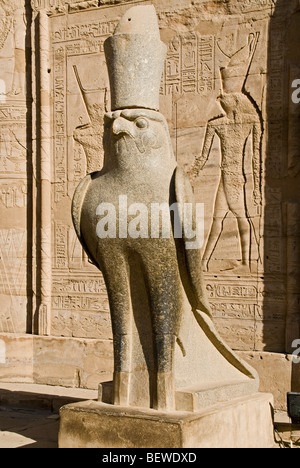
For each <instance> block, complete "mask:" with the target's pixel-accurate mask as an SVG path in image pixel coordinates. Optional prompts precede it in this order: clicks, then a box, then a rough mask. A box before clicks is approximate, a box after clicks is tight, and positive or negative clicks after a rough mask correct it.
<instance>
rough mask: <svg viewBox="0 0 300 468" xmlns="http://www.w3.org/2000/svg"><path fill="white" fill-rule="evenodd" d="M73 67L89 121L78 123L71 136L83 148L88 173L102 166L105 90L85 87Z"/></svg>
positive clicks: (75, 68)
mask: <svg viewBox="0 0 300 468" xmlns="http://www.w3.org/2000/svg"><path fill="white" fill-rule="evenodd" d="M73 69H74V73H75V76H76V79H77V83H78V86H79V88H80V92H81V94H82V97H83V101H84V103H85V106H86V109H87V112H88V115H89V118H90V123H88V124H84V125H79V126H78V127H77V128H76V129H75V131H74V133H73V138H74V140H75V141H77V142H78V143H80V144H81V145H82V147H83V149H84V152H85V155H86V163H87V167H86V172H87V174H90V173H91V172H94V171H96V170H99V169H101V168H102V166H103V154H101V151H100V148H102V137H103V122H104V120H103V116H104V113H105V111H106V110H107V109H106V97H107V90H106V89H103V90H101V89H100V90H99V89H85V88H84V87H83V85H82V83H81V79H80V77H79V73H78V70H77V67H76V66H74V67H73Z"/></svg>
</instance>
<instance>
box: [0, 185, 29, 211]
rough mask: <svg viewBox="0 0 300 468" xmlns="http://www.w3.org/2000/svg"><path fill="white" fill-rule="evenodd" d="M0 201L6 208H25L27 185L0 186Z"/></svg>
mask: <svg viewBox="0 0 300 468" xmlns="http://www.w3.org/2000/svg"><path fill="white" fill-rule="evenodd" d="M0 200H1V202H2V203H3V205H4V206H5V207H6V208H16V207H18V208H23V207H25V206H26V205H27V185H26V184H25V183H24V182H21V183H9V184H8V183H6V184H0Z"/></svg>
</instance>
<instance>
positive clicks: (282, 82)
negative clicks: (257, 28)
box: [263, 0, 300, 391]
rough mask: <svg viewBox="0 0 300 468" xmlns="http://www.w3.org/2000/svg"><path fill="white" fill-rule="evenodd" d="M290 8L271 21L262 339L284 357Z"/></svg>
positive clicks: (298, 105) (295, 43) (299, 175)
mask: <svg viewBox="0 0 300 468" xmlns="http://www.w3.org/2000/svg"><path fill="white" fill-rule="evenodd" d="M288 3H289V5H288V6H287V2H286V0H277V2H276V7H275V9H274V14H273V17H272V18H271V21H270V29H269V45H268V82H267V100H266V115H265V118H266V121H267V122H268V128H267V129H266V134H267V141H266V155H267V156H266V164H265V180H266V184H265V218H264V244H265V245H264V252H265V258H264V264H265V273H264V276H265V292H264V307H263V310H264V324H263V326H264V328H263V334H264V343H265V344H266V346H265V351H273V352H280V353H292V352H293V351H295V349H296V347H295V346H293V344H294V340H297V339H298V340H299V339H300V192H299V184H300V158H299V156H300V155H299V153H300V99H298V100H295V96H300V92H299V93H298V94H297V93H295V92H294V91H295V88H293V86H295V80H297V79H298V80H300V50H299V43H300V7H299V6H298V2H297V1H296V0H295V1H291V2H288ZM293 12H294V13H293ZM292 13H293V14H292ZM293 92H294V94H293ZM293 96H294V99H292V97H293ZM293 101H294V102H293ZM298 101H299V102H298ZM297 347H298V348H299V346H297ZM299 362H300V361H299ZM299 376H300V364H293V372H292V379H291V380H292V382H291V384H292V385H291V387H292V391H299V389H300V378H299Z"/></svg>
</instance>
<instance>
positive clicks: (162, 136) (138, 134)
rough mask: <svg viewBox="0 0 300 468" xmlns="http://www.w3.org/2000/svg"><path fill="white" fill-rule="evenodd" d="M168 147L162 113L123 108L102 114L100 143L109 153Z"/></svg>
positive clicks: (141, 152) (138, 152)
mask: <svg viewBox="0 0 300 468" xmlns="http://www.w3.org/2000/svg"><path fill="white" fill-rule="evenodd" d="M166 142H168V144H169V145H170V147H171V141H170V136H169V129H168V125H167V122H166V119H165V118H164V116H163V115H162V114H160V113H159V112H156V111H152V110H149V109H124V110H118V111H114V112H108V113H107V114H105V117H104V137H103V144H104V149H105V153H107V154H109V156H110V157H111V156H115V157H126V156H128V157H129V156H134V155H141V156H142V155H145V154H149V153H151V152H153V151H155V150H158V149H161V148H162V147H165V145H166Z"/></svg>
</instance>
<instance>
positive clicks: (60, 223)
mask: <svg viewBox="0 0 300 468" xmlns="http://www.w3.org/2000/svg"><path fill="white" fill-rule="evenodd" d="M127 3H128V2H126V1H118V0H116V1H114V0H108V1H106V0H105V1H104V0H103V1H101V2H100V3H97V2H94V1H75V0H51V1H50V0H32V2H31V5H32V9H33V10H32V13H31V11H30V5H29V2H27V10H26V15H25V16H26V23H27V24H26V26H25V27H24V25H25V23H24V16H23V17H22V15H21V14H20V10H22V9H24V4H25V2H23V1H22V0H20V1H17V0H14V1H6V0H3V2H2V3H1V8H0V57H1V58H0V65H1V66H0V134H1V143H0V182H1V187H0V257H1V258H0V301H1V313H0V331H1V332H9V333H25V332H31V331H32V330H34V332H35V333H44V332H46V333H50V334H51V335H52V336H53V335H54V336H58V337H59V336H61V335H63V336H65V337H66V338H67V337H70V338H72V337H74V336H75V337H78V338H79V339H82V340H85V338H94V339H96V340H98V339H108V338H111V337H112V332H111V323H110V317H109V310H108V303H107V294H106V289H105V286H104V282H103V278H102V276H101V274H99V273H98V272H97V270H96V269H95V268H94V267H93V266H92V265H90V264H89V263H88V261H87V257H86V256H85V254H84V253H83V251H82V249H81V246H80V244H79V243H78V242H77V239H76V235H75V232H74V230H73V227H72V221H71V218H70V216H69V212H70V206H71V198H72V196H73V193H74V190H75V187H76V186H77V184H78V182H79V181H80V180H81V178H82V177H83V176H84V175H85V174H86V173H87V172H90V171H93V170H95V169H97V168H98V167H100V166H101V165H102V158H103V155H101V154H100V155H99V154H97V150H98V148H99V146H100V144H101V140H102V135H103V128H102V127H103V121H102V119H103V114H104V111H105V110H106V109H107V110H109V81H108V76H107V73H106V64H105V58H104V48H103V43H104V40H105V39H106V38H107V37H108V36H109V35H111V34H112V33H113V31H114V29H115V26H116V25H117V23H118V21H119V19H120V18H121V16H122V15H123V14H124V13H125V11H126V10H127V9H128V8H129V7H130V6H131V5H130V4H127ZM152 3H153V5H154V6H155V7H156V9H157V11H158V16H159V26H160V32H161V37H162V40H163V42H164V43H165V44H166V45H167V47H168V54H167V61H166V66H165V70H164V76H163V80H162V86H161V96H160V108H161V111H162V113H163V114H164V115H166V116H167V121H168V125H169V129H170V133H171V137H172V144H173V148H174V152H175V154H176V157H177V159H178V161H179V163H180V164H181V165H183V166H184V167H185V168H186V170H187V171H189V170H190V169H191V168H192V167H193V165H194V164H195V161H196V160H197V159H199V158H201V156H202V155H203V149H204V140H205V135H206V134H207V127H211V125H208V123H209V122H210V120H211V119H212V118H214V117H217V118H218V117H220V116H221V115H223V116H224V117H225V118H227V119H228V122H229V121H230V122H231V123H232V125H234V126H236V128H238V127H237V126H238V121H237V120H238V118H239V117H238V116H237V120H234V119H233V118H232V116H231V117H230V115H229V116H228V115H226V113H225V112H223V111H224V109H223V108H222V107H221V104H220V101H219V100H218V96H219V94H220V90H221V89H223V86H224V83H225V88H226V89H227V91H232V90H233V89H234V90H235V91H236V89H237V88H236V87H237V85H238V82H239V83H241V82H242V79H243V78H244V89H243V90H242V91H241V90H239V91H238V93H240V94H239V96H238V98H239V99H238V101H239V103H240V104H239V109H241V108H242V114H243V118H245V112H244V107H243V105H242V107H241V102H242V101H243V102H247V104H248V105H249V103H248V101H247V100H245V97H246V98H247V99H249V101H251V102H252V104H253V105H254V108H255V109H256V111H254V110H253V107H251V105H250V107H249V112H250V113H249V121H253V117H255V119H254V120H256V116H257V115H258V116H259V119H260V121H261V123H262V128H263V136H262V147H261V150H260V155H261V165H260V167H261V184H262V190H261V197H262V205H261V207H260V206H259V205H258V206H255V204H254V201H255V200H254V197H253V188H254V185H253V184H254V179H253V178H254V173H256V177H257V172H259V169H258V168H257V167H256V169H255V170H254V171H253V170H252V168H251V159H252V154H253V151H252V147H253V145H252V136H251V137H250V138H249V140H248V144H247V145H246V148H245V158H244V162H245V168H244V172H245V174H246V175H247V184H246V187H245V191H244V192H243V193H244V194H245V193H246V196H244V201H246V207H247V213H248V217H247V219H248V221H249V223H248V224H250V225H251V241H250V246H251V249H250V250H251V261H250V266H251V269H250V268H249V269H247V267H245V266H244V267H242V268H240V263H241V261H242V255H241V254H242V250H241V245H240V239H241V236H240V234H239V230H238V225H237V220H236V218H235V216H234V214H233V213H232V212H230V211H229V213H228V215H227V217H226V218H225V220H224V222H223V224H222V227H223V230H222V233H221V235H220V238H219V240H218V243H217V245H216V248H215V250H214V252H213V255H212V256H211V259H210V262H209V263H208V270H209V271H208V272H205V273H204V274H205V278H206V282H207V284H208V287H209V290H208V293H209V301H210V304H211V307H212V310H213V315H214V321H215V323H216V325H217V328H218V330H219V332H220V334H221V336H222V337H223V338H224V339H225V340H226V342H228V343H229V345H230V346H231V347H232V348H233V349H238V350H245V351H246V352H247V351H248V350H253V351H254V350H256V351H262V352H263V351H268V352H276V353H277V352H279V353H283V354H281V356H284V353H285V352H291V350H292V348H291V344H292V343H291V342H292V340H294V339H295V338H298V337H299V314H298V310H299V307H298V306H299V268H298V264H297V262H298V260H297V259H299V255H298V248H297V239H296V238H297V237H298V234H297V233H298V232H299V229H298V228H297V226H299V225H300V223H299V210H298V207H297V204H298V202H299V157H298V146H299V140H298V138H299V134H300V133H299V118H298V117H299V109H300V107H299V106H300V104H299V103H297V102H293V101H292V99H291V95H292V93H295V94H294V96H295V97H297V96H299V94H297V88H296V87H292V85H293V84H294V82H295V80H297V79H299V76H298V67H299V65H298V64H299V60H300V56H299V54H300V49H299V47H298V44H299V31H300V28H299V5H298V1H297V0H290V1H288V2H287V1H286V0H276V1H273V0H272V1H271V0H270V1H269V0H249V1H248V0H247V1H240V0H229V1H220V0H205V1H201V2H200V1H195V2H193V4H191V2H190V0H159V1H158V0H153V2H152ZM137 4H139V3H138V2H137ZM141 4H142V3H141ZM99 5H100V6H99ZM24 11H25V9H24ZM41 11H46V12H47V13H48V14H49V16H47V21H48V31H49V34H48V33H47V34H46V35H45V34H44V37H43V38H42V39H43V43H44V46H43V47H45V41H46V42H47V38H48V49H47V47H46V49H43V50H44V52H45V51H46V54H45V53H44V52H42V53H41V52H40V51H39V49H38V44H39V32H38V29H39V28H38V27H36V28H31V22H32V20H35V24H36V25H37V23H38V21H37V20H36V15H38V14H39V13H40V12H41ZM14 18H15V20H16V21H17V23H18V24H19V25H21V27H20V28H19V27H18V31H19V32H20V36H21V37H23V39H24V37H26V44H25V45H26V50H25V53H26V69H25V67H24V43H23V44H22V45H21V46H20V49H19V48H18V50H15V48H14V34H15V33H14ZM17 23H16V24H17ZM43 31H45V29H43ZM19 39H20V37H19ZM19 39H18V40H19ZM23 39H22V42H23ZM32 45H33V48H32V49H31V46H32ZM35 47H37V49H36V50H34V49H35ZM250 49H251V50H250ZM47 50H48V56H47ZM247 50H248V51H249V54H250V55H252V59H251V63H249V68H248V70H246V72H245V69H243V65H241V62H245V63H246V61H247V59H248V58H250V55H249V57H247V59H246V61H245V60H244V59H245V53H246V52H247ZM31 52H32V53H31ZM235 52H238V53H237V54H235ZM41 55H43V60H42V61H41V60H40V59H41ZM246 55H247V54H246ZM40 61H41V62H42V68H43V70H40V72H39V62H40ZM230 62H231V63H230ZM15 65H16V66H15ZM223 67H224V68H225V72H224V70H223V72H222V74H221V70H220V69H221V68H223ZM24 70H25V71H24ZM48 71H49V73H48ZM235 71H236V72H237V73H236V75H237V76H236V77H235V76H234V75H235ZM25 72H26V80H25V85H26V86H25V88H26V97H28V100H25V98H24V96H23V95H22V87H23V86H24V76H25ZM231 72H232V76H231V75H230V74H231ZM226 73H227V76H226ZM40 74H42V76H43V89H44V90H46V89H47V87H48V88H49V89H48V91H49V92H48V93H46V94H45V95H44V96H47V95H48V97H49V95H50V97H51V101H50V104H49V106H50V107H48V111H47V113H46V117H47V116H48V117H47V118H48V120H49V111H50V112H51V114H52V117H53V118H52V117H51V119H50V121H48V123H47V120H46V122H45V121H44V124H46V126H45V125H44V126H43V129H44V130H43V134H42V137H43V140H44V141H43V145H42V146H41V144H40V134H39V129H40V113H41V102H40V98H41V96H39V92H38V90H39V89H40V83H39V80H40V76H39V75H40ZM229 75H230V79H229ZM224 77H225V81H224ZM14 78H15V79H14ZM226 78H227V79H226ZM48 80H49V81H48ZM231 81H232V82H231ZM13 83H14V86H13ZM18 83H19V85H18ZM31 83H32V86H31ZM47 83H48V84H47ZM15 85H16V86H15ZM14 88H15V89H14ZM18 88H19V90H18ZM11 91H13V92H11ZM241 94H242V95H243V96H242V97H241ZM31 98H33V104H32V100H31ZM46 100H47V99H46ZM46 104H47V103H46ZM42 107H43V111H44V110H45V109H46V108H47V106H46V108H45V106H42ZM250 109H251V110H250ZM255 112H256V113H255ZM229 114H230V112H229ZM230 119H231V120H230ZM218 122H219V123H220V120H218ZM215 123H216V122H215ZM249 124H250V122H249ZM252 125H253V122H252ZM211 130H212V128H211ZM47 131H48V134H47V133H46V132H47ZM208 133H209V132H208ZM47 135H48V136H47ZM208 136H209V135H208ZM208 136H207V138H208ZM221 140H222V142H223V143H224V135H223V136H222V137H219V136H218V135H217V134H216V135H215V137H214V141H213V144H212V147H211V149H210V151H208V153H209V156H208V159H207V162H206V164H205V166H204V167H203V169H202V170H201V171H200V172H199V174H198V175H197V176H196V177H195V178H194V179H192V181H193V186H194V190H195V196H196V200H197V201H200V202H204V203H205V213H206V222H205V240H207V239H208V237H209V232H210V231H211V226H212V222H213V216H212V213H213V212H214V208H215V201H216V194H217V193H219V195H220V191H219V190H218V187H219V182H220V174H221V169H220V166H221V156H222V154H223V152H222V149H221ZM207 141H208V140H207ZM49 143H51V145H50V146H51V148H50V151H49V153H46V154H48V160H47V159H46V163H47V161H48V163H49V161H51V170H50V172H51V177H50V181H48V182H45V183H43V185H44V188H45V186H46V188H45V190H44V189H43V194H44V195H43V197H44V201H45V203H46V206H47V209H46V211H44V209H43V211H44V212H45V215H47V217H48V219H49V218H50V219H51V223H52V229H51V232H50V231H49V230H48V231H47V230H45V229H44V230H43V232H44V242H43V245H44V247H45V248H46V250H44V251H43V252H44V253H43V256H44V257H43V262H44V265H46V267H47V268H46V270H45V269H43V270H41V262H42V259H41V209H40V204H41V187H40V185H39V182H40V179H41V178H42V174H41V168H40V163H39V161H41V158H40V156H41V151H42V148H46V147H47V144H49ZM204 155H205V152H204ZM238 155H241V152H237V154H235V159H238V158H239V156H238ZM223 160H224V159H223ZM44 162H45V161H44ZM239 169H240V160H239ZM237 173H239V174H240V171H239V172H238V171H237ZM32 180H33V181H34V183H33V185H32ZM43 180H45V179H43ZM47 185H48V187H47ZM49 193H50V195H51V197H49ZM221 195H222V193H221ZM221 195H220V196H221ZM45 197H46V198H45ZM47 197H48V198H47ZM240 198H243V196H242V195H241V197H240ZM223 201H224V200H223ZM291 203H292V206H291V205H290V204H291ZM66 213H67V215H66ZM222 216H223V213H218V216H217V217H216V221H215V226H217V225H218V224H220V220H222ZM244 224H245V226H246V223H244ZM245 232H246V233H247V232H248V234H249V229H248V227H246V228H245ZM48 234H49V236H48V237H47V235H48ZM246 237H247V238H248V239H249V236H248V235H247V236H246V235H245V238H246ZM49 245H50V247H51V255H50V257H49V250H50V249H49ZM245 245H246V246H248V245H249V241H248V240H247V241H246V242H245V243H244V246H245ZM204 248H205V246H204ZM247 248H248V247H247ZM45 253H47V256H46V255H45ZM49 259H50V261H49ZM47 261H48V263H47ZM45 262H46V263H45ZM298 263H299V262H298ZM41 271H43V274H42V275H41ZM50 271H51V275H49V272H50ZM249 287H250V288H249ZM42 291H44V293H43V297H44V299H45V298H46V299H47V307H46V308H45V307H42V308H40V307H39V306H40V304H41V296H42ZM49 293H50V299H51V301H49ZM49 302H50V303H51V302H52V304H50V305H52V310H51V307H49ZM39 311H40V315H41V316H42V315H44V318H45V321H44V326H42V324H43V320H41V324H40V327H39V320H38V315H39ZM39 328H40V329H39ZM16 343H19V339H18V336H16ZM20 357H21V356H20ZM2 366H3V364H1V363H0V372H1V375H2V372H4V371H3V367H2ZM24 369H25V368H24ZM19 370H20V375H22V369H21V366H20V367H19ZM6 372H7V368H6V369H5V373H6Z"/></svg>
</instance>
